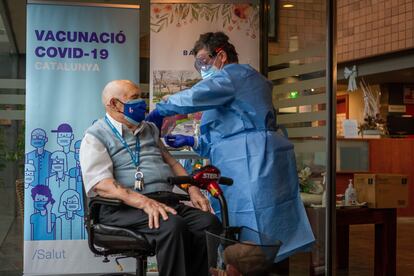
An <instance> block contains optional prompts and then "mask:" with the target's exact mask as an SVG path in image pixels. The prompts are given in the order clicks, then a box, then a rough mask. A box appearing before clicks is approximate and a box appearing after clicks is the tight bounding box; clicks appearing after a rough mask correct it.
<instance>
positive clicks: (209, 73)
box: [200, 66, 217, 80]
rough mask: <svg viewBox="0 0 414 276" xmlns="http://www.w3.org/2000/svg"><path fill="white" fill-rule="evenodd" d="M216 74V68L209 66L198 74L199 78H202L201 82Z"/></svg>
mask: <svg viewBox="0 0 414 276" xmlns="http://www.w3.org/2000/svg"><path fill="white" fill-rule="evenodd" d="M216 72H217V68H216V67H214V66H211V67H210V68H209V69H207V70H203V69H201V71H200V74H201V77H202V78H203V80H205V79H207V78H209V77H211V76H212V75H214V73H216Z"/></svg>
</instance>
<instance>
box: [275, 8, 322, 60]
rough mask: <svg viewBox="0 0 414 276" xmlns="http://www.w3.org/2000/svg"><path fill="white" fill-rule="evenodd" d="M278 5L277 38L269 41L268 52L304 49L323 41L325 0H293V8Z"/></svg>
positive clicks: (276, 53)
mask: <svg viewBox="0 0 414 276" xmlns="http://www.w3.org/2000/svg"><path fill="white" fill-rule="evenodd" d="M277 2H279V3H280V6H279V18H278V19H279V20H278V22H276V24H278V25H279V26H278V38H277V41H276V42H271V43H269V54H271V55H279V54H283V53H287V52H292V51H295V50H298V49H305V48H306V47H311V46H312V45H315V44H320V43H323V42H324V41H325V33H326V28H325V2H326V1H325V0H313V1H309V0H297V1H293V2H294V5H295V7H294V8H283V6H282V4H283V3H282V1H277Z"/></svg>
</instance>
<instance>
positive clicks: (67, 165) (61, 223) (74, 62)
mask: <svg viewBox="0 0 414 276" xmlns="http://www.w3.org/2000/svg"><path fill="white" fill-rule="evenodd" d="M45 3H47V2H45ZM138 23H139V18H138V7H137V6H122V7H120V6H118V7H111V6H105V5H95V6H74V5H69V4H68V5H65V4H59V5H54V4H30V3H29V4H28V5H27V49H26V57H27V61H26V140H25V142H26V161H25V216H24V273H25V274H42V275H45V274H65V273H90V272H105V271H112V270H114V265H113V264H111V265H104V264H103V263H102V262H101V259H100V258H95V257H94V256H93V255H92V253H90V252H89V249H88V247H87V241H86V239H87V235H86V231H85V227H84V220H83V218H84V210H83V199H82V186H83V183H82V174H81V171H80V167H79V147H80V141H81V139H82V137H83V133H84V131H85V129H86V128H87V127H88V126H90V125H91V124H92V123H93V122H94V120H96V119H98V118H100V117H102V116H103V115H104V108H103V106H102V101H101V91H102V89H103V88H104V86H105V85H106V84H107V83H108V82H109V81H111V80H114V79H129V80H132V81H134V82H136V83H139V79H138V77H139V26H138Z"/></svg>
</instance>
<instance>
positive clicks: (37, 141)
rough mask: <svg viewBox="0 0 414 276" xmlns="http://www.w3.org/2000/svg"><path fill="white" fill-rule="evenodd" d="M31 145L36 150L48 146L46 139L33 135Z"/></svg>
mask: <svg viewBox="0 0 414 276" xmlns="http://www.w3.org/2000/svg"><path fill="white" fill-rule="evenodd" d="M30 144H31V145H32V146H33V147H34V148H43V147H44V146H45V145H46V137H44V136H41V135H32V139H31V140H30Z"/></svg>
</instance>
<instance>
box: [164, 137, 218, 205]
mask: <svg viewBox="0 0 414 276" xmlns="http://www.w3.org/2000/svg"><path fill="white" fill-rule="evenodd" d="M158 145H159V147H160V149H161V154H162V157H163V159H164V161H165V162H166V163H167V164H168V165H169V166H170V168H171V170H172V171H173V172H174V175H188V174H187V171H186V170H185V169H184V167H183V166H181V164H180V162H178V161H177V160H176V159H175V158H174V157H172V156H171V154H170V153H169V152H168V150H167V149H166V148H165V146H164V144H163V143H162V141H161V140H160V141H159V142H158ZM188 194H189V196H190V199H191V202H192V203H193V205H194V206H195V207H197V208H199V209H201V210H203V211H206V212H207V211H210V202H209V201H208V199H207V198H206V197H205V196H204V195H203V194H202V193H201V192H200V189H199V188H198V187H196V186H190V187H189V188H188Z"/></svg>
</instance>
